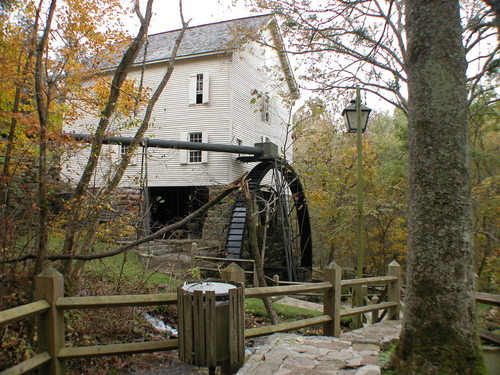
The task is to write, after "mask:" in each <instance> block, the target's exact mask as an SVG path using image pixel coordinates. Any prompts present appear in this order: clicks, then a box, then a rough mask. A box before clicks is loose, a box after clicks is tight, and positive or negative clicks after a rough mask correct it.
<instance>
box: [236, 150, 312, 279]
mask: <svg viewBox="0 0 500 375" xmlns="http://www.w3.org/2000/svg"><path fill="white" fill-rule="evenodd" d="M246 179H247V181H248V185H249V188H250V192H251V194H252V197H253V199H254V200H255V201H256V203H257V205H256V206H257V208H258V212H259V214H258V217H259V221H260V225H259V242H260V243H259V247H260V249H261V252H263V257H264V271H265V273H266V274H267V275H268V276H273V275H274V274H278V275H279V276H280V279H286V280H290V281H297V280H306V279H309V278H310V275H311V268H312V241H311V226H310V222H309V212H308V209H307V204H306V198H305V193H304V189H303V187H302V184H301V183H300V180H299V177H298V175H297V173H296V172H295V171H294V169H293V168H292V167H291V166H290V165H289V164H287V163H286V162H284V161H282V160H279V159H270V160H265V161H262V162H260V163H259V164H257V165H256V166H255V167H254V168H253V169H252V170H251V171H250V172H249V173H248V175H247V177H246ZM247 225H248V224H247V212H246V208H245V202H244V200H243V196H242V195H241V194H240V195H238V196H237V198H236V200H235V204H234V208H233V212H232V215H231V218H230V221H229V226H228V236H227V242H226V249H227V257H228V258H232V259H235V258H236V259H251V258H252V256H251V254H250V250H249V248H248V243H247V242H248V236H247V234H246V233H247Z"/></svg>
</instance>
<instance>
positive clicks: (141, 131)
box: [67, 2, 188, 290]
mask: <svg viewBox="0 0 500 375" xmlns="http://www.w3.org/2000/svg"><path fill="white" fill-rule="evenodd" d="M179 5H180V17H181V21H182V29H181V32H180V33H179V36H178V37H177V39H176V40H175V44H174V48H173V50H172V53H171V56H170V60H169V63H168V67H167V71H166V72H165V74H164V75H163V78H162V80H161V81H160V83H159V84H158V86H157V87H156V89H155V91H154V93H153V95H152V96H151V99H149V102H148V105H147V107H146V111H145V114H144V117H143V119H142V122H141V125H140V126H139V128H138V129H137V131H136V133H135V135H134V137H133V139H132V142H131V143H130V147H129V150H128V152H127V153H125V154H123V155H122V158H121V160H120V164H119V165H118V167H117V169H116V170H115V171H114V174H113V177H112V178H111V180H110V181H109V182H108V183H107V185H106V186H105V188H104V191H103V193H102V196H103V197H104V198H105V197H106V196H109V195H110V194H112V193H113V192H114V191H115V189H116V188H117V187H118V184H119V183H120V181H121V179H122V177H123V174H124V173H125V170H126V169H127V166H128V164H129V163H130V160H131V158H132V156H133V154H134V152H135V150H136V149H137V148H138V147H139V142H140V141H141V140H142V139H143V138H144V135H145V133H146V131H147V130H148V128H149V122H150V120H151V116H152V114H153V109H154V107H155V105H156V102H157V101H158V99H159V98H160V95H161V93H162V92H163V90H164V89H165V86H166V85H167V83H168V81H169V80H170V77H171V76H172V73H173V71H174V62H175V58H176V56H177V51H178V50H179V46H180V44H181V41H182V39H183V37H184V33H185V32H186V29H187V27H188V24H187V23H186V22H185V21H184V15H183V13H182V2H180V3H179ZM98 223H99V211H98V210H96V212H95V213H94V215H93V217H92V218H91V220H90V223H89V224H88V231H90V233H87V235H86V238H85V241H84V242H83V244H82V251H81V253H82V254H88V253H89V251H90V249H91V248H92V246H93V245H94V241H95V231H96V230H97V227H98ZM84 264H85V262H83V261H79V262H77V264H76V265H75V266H74V267H73V268H72V269H71V268H68V269H69V273H68V275H67V279H68V283H69V285H71V286H72V289H73V290H76V287H77V285H78V283H79V279H80V274H81V272H82V270H83V266H84Z"/></svg>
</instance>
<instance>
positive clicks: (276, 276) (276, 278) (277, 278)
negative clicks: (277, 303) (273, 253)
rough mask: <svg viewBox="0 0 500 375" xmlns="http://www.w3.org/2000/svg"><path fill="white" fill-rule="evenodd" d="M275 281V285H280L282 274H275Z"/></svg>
mask: <svg viewBox="0 0 500 375" xmlns="http://www.w3.org/2000/svg"><path fill="white" fill-rule="evenodd" d="M273 282H274V285H276V286H280V276H279V275H274V276H273Z"/></svg>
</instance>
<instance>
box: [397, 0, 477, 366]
mask: <svg viewBox="0 0 500 375" xmlns="http://www.w3.org/2000/svg"><path fill="white" fill-rule="evenodd" d="M406 27H407V36H408V59H407V61H406V67H407V70H408V77H409V150H410V171H409V253H408V269H407V278H408V280H407V296H406V309H405V316H404V321H403V330H402V332H401V337H400V343H399V345H398V347H397V350H396V353H395V356H394V357H393V361H392V363H393V365H394V367H396V369H397V370H398V372H397V373H398V374H419V375H427V374H428V375H431V374H467V375H473V374H474V375H478V374H485V373H486V370H485V367H484V364H483V361H482V357H481V352H480V346H479V339H478V335H477V331H476V325H475V324H476V322H475V317H476V307H475V300H474V289H473V264H474V257H473V248H472V233H471V202H470V186H469V174H468V146H467V99H466V97H467V89H466V76H465V69H466V62H465V53H464V48H463V46H462V40H461V31H462V30H461V25H460V17H459V3H458V1H450V0H437V1H431V2H429V1H425V0H413V1H409V2H407V3H406Z"/></svg>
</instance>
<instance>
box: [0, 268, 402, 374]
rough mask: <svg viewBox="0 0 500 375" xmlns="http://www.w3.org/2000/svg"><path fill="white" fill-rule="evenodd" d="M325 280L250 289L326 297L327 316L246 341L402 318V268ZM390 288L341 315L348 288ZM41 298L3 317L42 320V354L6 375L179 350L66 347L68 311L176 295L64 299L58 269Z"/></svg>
mask: <svg viewBox="0 0 500 375" xmlns="http://www.w3.org/2000/svg"><path fill="white" fill-rule="evenodd" d="M244 272H245V271H244V270H243V269H241V268H240V267H239V266H237V265H236V264H235V263H233V264H231V265H229V266H228V267H227V268H226V269H224V270H223V271H222V272H221V278H222V280H225V281H237V282H240V281H241V280H242V278H243V280H244ZM324 275H325V277H324V281H323V282H320V283H309V284H301V285H289V286H272V287H258V288H247V289H245V298H261V297H268V296H269V297H271V296H280V295H294V294H304V293H310V292H316V293H318V292H321V293H322V294H323V304H324V313H323V315H321V316H317V317H313V318H307V319H301V320H297V321H292V322H286V323H280V324H276V325H269V326H264V327H258V328H250V329H246V330H245V337H246V338H250V337H257V336H263V335H268V334H271V333H274V332H284V331H290V330H295V329H299V328H303V327H309V326H313V325H318V324H323V327H324V334H325V335H328V336H336V337H339V336H340V319H341V318H342V317H345V316H352V315H358V314H363V313H366V312H370V311H379V310H387V311H389V314H388V317H389V318H390V319H398V318H399V308H400V301H399V299H400V294H399V290H400V283H401V281H400V266H399V264H397V263H395V262H393V263H391V264H390V265H389V266H388V275H387V276H381V277H371V278H365V279H352V280H341V269H340V267H339V266H338V265H336V264H335V263H331V264H330V265H329V267H327V268H326V269H325V273H324ZM381 283H386V284H387V285H388V288H389V293H388V300H387V301H386V302H381V303H376V304H372V305H369V306H362V307H355V308H351V309H347V310H343V311H341V309H340V296H341V290H342V288H343V287H348V286H356V285H373V284H381ZM35 297H36V299H37V301H35V302H33V303H29V304H27V305H23V306H19V307H15V308H13V309H9V310H5V311H1V312H0V325H4V324H9V323H13V322H16V321H19V320H22V319H27V318H30V317H33V316H36V317H37V332H38V348H37V354H36V355H35V356H34V357H32V358H30V359H28V360H26V361H24V362H21V363H19V364H17V365H15V366H13V367H11V368H9V369H6V370H4V371H2V372H0V375H18V374H25V373H28V372H30V371H33V370H34V369H37V368H38V369H40V370H41V371H40V373H42V374H47V375H61V374H64V372H65V365H64V361H65V360H66V359H72V358H88V357H100V356H107V355H116V354H132V353H143V352H152V351H160V350H169V349H176V348H177V345H178V342H177V340H175V339H171V340H160V341H147V342H139V343H123V344H108V345H93V346H76V347H66V346H65V338H64V332H65V328H64V324H65V323H64V311H65V310H71V309H92V308H116V307H132V306H153V305H172V304H176V303H177V295H176V293H167V294H155V295H150V294H145V295H115V296H98V297H64V286H63V277H62V275H61V274H60V273H58V272H57V271H56V270H54V269H53V268H48V269H46V270H45V271H44V272H42V273H41V274H40V275H38V276H37V277H36V278H35Z"/></svg>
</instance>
